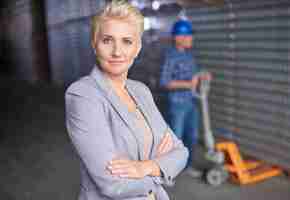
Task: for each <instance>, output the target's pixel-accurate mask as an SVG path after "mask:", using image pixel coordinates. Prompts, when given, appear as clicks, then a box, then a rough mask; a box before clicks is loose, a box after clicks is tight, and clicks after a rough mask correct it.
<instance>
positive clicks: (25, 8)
mask: <svg viewBox="0 0 290 200" xmlns="http://www.w3.org/2000/svg"><path fill="white" fill-rule="evenodd" d="M1 3H3V7H1V9H0V21H1V42H3V43H1V46H2V45H3V46H2V47H1V48H3V50H2V52H3V54H2V55H1V57H3V58H1V65H2V68H6V70H5V71H4V72H6V73H9V75H12V76H13V77H15V78H18V79H23V80H27V81H37V80H47V79H48V78H49V77H48V60H47V47H46V30H45V23H44V18H43V13H42V11H43V10H42V9H43V7H42V6H43V4H42V2H41V1H32V0H14V1H5V2H1ZM42 20H43V21H42ZM4 65H5V66H4Z"/></svg>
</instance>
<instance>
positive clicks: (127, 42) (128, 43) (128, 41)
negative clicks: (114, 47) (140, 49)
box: [124, 40, 133, 45]
mask: <svg viewBox="0 0 290 200" xmlns="http://www.w3.org/2000/svg"><path fill="white" fill-rule="evenodd" d="M124 43H125V44H127V45H131V44H133V42H132V41H131V40H124Z"/></svg>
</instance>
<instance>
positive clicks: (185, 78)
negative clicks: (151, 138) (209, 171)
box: [160, 20, 211, 177]
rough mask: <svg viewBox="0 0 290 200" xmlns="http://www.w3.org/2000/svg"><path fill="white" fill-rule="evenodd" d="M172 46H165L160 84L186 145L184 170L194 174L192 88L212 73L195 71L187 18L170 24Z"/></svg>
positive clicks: (171, 119) (197, 173) (196, 120)
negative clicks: (199, 73) (187, 151)
mask: <svg viewBox="0 0 290 200" xmlns="http://www.w3.org/2000/svg"><path fill="white" fill-rule="evenodd" d="M172 37H173V46H172V47H170V48H169V49H167V51H166V52H165V57H164V61H163V64H162V66H161V77H160V85H161V87H164V88H166V89H167V90H168V106H169V107H168V118H169V119H168V121H169V124H170V126H171V128H172V129H173V132H174V133H175V134H176V136H177V137H178V138H179V139H181V140H182V141H183V142H184V144H185V146H186V147H187V148H188V150H189V152H190V154H189V158H188V161H187V172H189V174H190V175H191V176H193V177H200V176H201V175H202V173H201V172H200V171H199V170H197V169H194V168H192V160H193V159H192V150H193V147H194V146H196V143H197V135H198V129H199V111H198V104H197V103H198V102H197V99H195V98H194V97H193V95H192V90H195V89H196V88H197V86H198V83H199V79H200V78H206V79H210V78H211V75H210V74H206V75H202V76H200V75H198V72H200V67H199V66H198V65H197V64H196V60H195V58H194V52H193V51H192V45H193V29H192V25H191V23H190V22H189V21H187V20H179V21H177V22H176V23H174V25H173V28H172Z"/></svg>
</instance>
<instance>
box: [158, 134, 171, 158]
mask: <svg viewBox="0 0 290 200" xmlns="http://www.w3.org/2000/svg"><path fill="white" fill-rule="evenodd" d="M172 148H173V140H172V137H171V135H170V134H169V132H166V133H165V135H164V136H163V138H162V140H161V142H160V143H159V145H158V147H157V153H156V156H157V157H159V156H161V155H163V154H166V153H167V152H169V151H171V149H172Z"/></svg>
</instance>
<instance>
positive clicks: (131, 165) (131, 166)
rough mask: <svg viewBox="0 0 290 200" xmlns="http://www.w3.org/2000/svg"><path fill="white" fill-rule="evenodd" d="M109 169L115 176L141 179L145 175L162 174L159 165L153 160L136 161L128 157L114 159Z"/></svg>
mask: <svg viewBox="0 0 290 200" xmlns="http://www.w3.org/2000/svg"><path fill="white" fill-rule="evenodd" d="M107 169H108V170H109V171H110V173H111V174H112V175H114V176H119V177H121V178H132V179H141V178H144V177H145V176H148V175H150V176H160V169H159V166H158V165H157V164H156V163H155V162H154V161H152V160H145V161H136V160H128V159H116V160H112V161H111V162H110V163H109V164H108V166H107Z"/></svg>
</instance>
